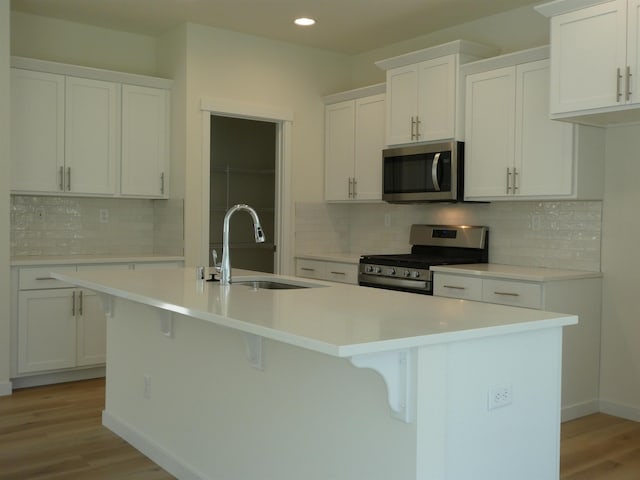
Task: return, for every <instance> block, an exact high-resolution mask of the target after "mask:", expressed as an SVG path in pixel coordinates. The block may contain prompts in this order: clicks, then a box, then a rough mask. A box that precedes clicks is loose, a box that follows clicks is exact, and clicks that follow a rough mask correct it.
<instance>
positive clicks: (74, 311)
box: [71, 291, 76, 317]
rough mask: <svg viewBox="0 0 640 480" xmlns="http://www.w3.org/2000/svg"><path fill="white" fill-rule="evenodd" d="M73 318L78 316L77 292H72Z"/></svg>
mask: <svg viewBox="0 0 640 480" xmlns="http://www.w3.org/2000/svg"><path fill="white" fill-rule="evenodd" d="M71 316H72V317H75V316H76V292H75V291H74V292H71Z"/></svg>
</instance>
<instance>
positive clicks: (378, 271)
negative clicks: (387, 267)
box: [374, 267, 382, 273]
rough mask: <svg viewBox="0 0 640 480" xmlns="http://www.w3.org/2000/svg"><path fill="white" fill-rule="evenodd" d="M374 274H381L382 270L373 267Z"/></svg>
mask: <svg viewBox="0 0 640 480" xmlns="http://www.w3.org/2000/svg"><path fill="white" fill-rule="evenodd" d="M374 272H375V273H380V272H382V269H381V268H380V267H375V268H374Z"/></svg>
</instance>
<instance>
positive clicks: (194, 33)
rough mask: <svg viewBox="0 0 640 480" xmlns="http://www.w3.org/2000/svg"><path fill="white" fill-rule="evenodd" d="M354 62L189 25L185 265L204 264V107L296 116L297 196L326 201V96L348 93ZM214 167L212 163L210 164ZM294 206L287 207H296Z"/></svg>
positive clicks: (294, 183)
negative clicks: (219, 104)
mask: <svg viewBox="0 0 640 480" xmlns="http://www.w3.org/2000/svg"><path fill="white" fill-rule="evenodd" d="M349 65H350V57H348V56H346V55H340V54H336V53H331V52H327V51H323V50H317V49H311V48H307V47H300V46H295V45H291V44H287V43H283V42H278V41H274V40H268V39H265V38H260V37H254V36H251V35H245V34H240V33H235V32H230V31H226V30H220V29H216V28H210V27H204V26H201V25H194V24H190V25H188V26H187V63H186V72H187V80H186V92H187V96H186V117H185V121H186V145H185V146H186V149H185V151H184V152H176V154H177V155H178V159H180V158H184V161H185V257H186V258H185V262H186V264H187V265H190V264H192V265H193V264H195V263H197V262H203V261H206V260H207V259H200V258H199V255H200V252H202V251H205V249H203V247H202V245H201V241H202V238H203V237H202V228H203V225H202V222H201V219H202V212H203V208H204V207H205V205H203V202H202V178H201V172H202V161H203V159H202V115H201V112H200V110H199V108H200V101H201V100H202V99H203V98H204V99H212V100H215V99H224V100H225V101H227V102H232V103H233V102H237V103H239V104H242V105H254V106H260V107H272V108H273V107H275V108H277V109H279V110H286V111H290V112H292V113H293V132H292V157H293V159H292V178H293V180H292V185H291V188H292V198H293V200H294V201H295V200H320V199H322V195H323V181H322V178H323V176H324V173H323V172H324V159H323V131H324V104H323V103H322V96H323V95H326V94H328V93H333V92H336V91H340V90H343V89H347V88H348V87H349ZM207 161H208V160H207ZM289 207H290V206H285V208H289Z"/></svg>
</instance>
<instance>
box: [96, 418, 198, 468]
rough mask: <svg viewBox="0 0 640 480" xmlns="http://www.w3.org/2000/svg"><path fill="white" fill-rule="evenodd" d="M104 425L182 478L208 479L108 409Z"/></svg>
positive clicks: (103, 419)
mask: <svg viewBox="0 0 640 480" xmlns="http://www.w3.org/2000/svg"><path fill="white" fill-rule="evenodd" d="M102 425H104V426H105V427H107V428H108V429H109V430H111V431H112V432H113V433H115V434H116V435H118V436H119V437H120V438H122V439H123V440H125V441H126V442H127V443H129V444H130V445H131V446H133V447H134V448H135V449H136V450H138V451H140V452H142V453H143V454H144V455H146V456H147V457H149V458H150V459H151V460H153V461H154V462H155V463H156V464H158V465H160V466H161V467H162V468H164V469H165V470H166V471H167V472H169V473H170V474H171V475H173V476H174V477H176V478H179V479H180V480H207V479H208V478H209V477H207V476H206V475H205V474H203V473H201V472H198V471H197V470H196V469H194V468H192V467H191V466H189V465H187V464H186V463H184V462H183V461H182V460H180V459H179V458H177V457H176V456H174V455H173V454H172V453H171V452H169V451H168V450H166V449H165V448H164V447H162V446H160V445H158V444H157V443H156V442H154V441H153V440H151V439H150V438H149V437H147V436H146V435H145V434H144V433H142V432H140V431H138V430H136V429H135V428H133V427H131V426H130V425H128V424H127V423H125V422H124V421H122V420H121V419H120V418H118V417H116V416H114V415H111V414H110V413H109V412H107V411H106V410H103V411H102Z"/></svg>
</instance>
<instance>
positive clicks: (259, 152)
mask: <svg viewBox="0 0 640 480" xmlns="http://www.w3.org/2000/svg"><path fill="white" fill-rule="evenodd" d="M277 154H278V124H277V123H274V122H270V121H262V120H253V119H246V118H236V117H228V116H223V115H211V117H210V155H209V156H210V158H209V162H210V163H209V252H211V251H212V250H216V252H217V253H218V259H220V258H221V257H222V228H223V220H224V216H225V213H226V212H227V210H228V209H229V208H230V207H232V206H233V205H236V204H238V203H244V204H247V205H249V206H251V207H252V208H253V209H255V210H256V212H257V214H258V216H259V218H260V223H261V225H262V229H263V231H264V233H265V235H266V242H264V243H255V241H254V238H253V226H252V222H251V217H250V216H249V215H245V214H242V213H241V214H236V215H234V216H233V217H232V218H231V221H230V236H229V243H230V252H229V253H230V255H231V258H232V265H233V267H234V268H242V269H246V270H255V271H260V272H268V273H273V272H274V271H276V255H275V252H276V244H277V243H276V239H277V231H276V204H277V202H276V195H277V175H276V173H277ZM209 265H210V266H212V265H213V258H212V257H211V256H209Z"/></svg>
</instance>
